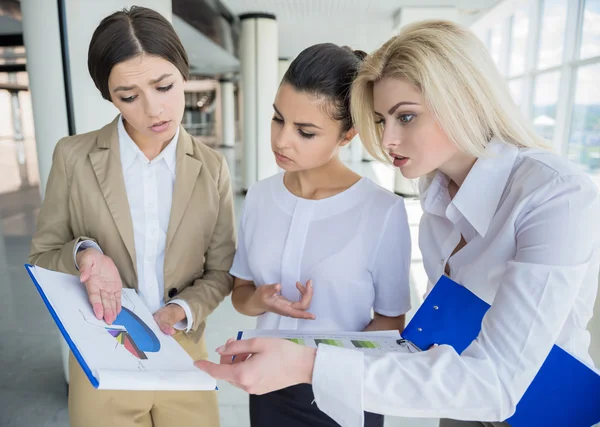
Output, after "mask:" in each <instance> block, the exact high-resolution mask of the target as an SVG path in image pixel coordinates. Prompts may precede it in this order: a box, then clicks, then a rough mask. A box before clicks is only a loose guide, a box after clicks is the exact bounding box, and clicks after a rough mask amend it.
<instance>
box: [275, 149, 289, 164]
mask: <svg viewBox="0 0 600 427" xmlns="http://www.w3.org/2000/svg"><path fill="white" fill-rule="evenodd" d="M273 153H274V154H275V158H276V159H277V160H279V161H280V162H291V161H292V159H290V158H289V157H286V156H284V155H283V154H280V153H278V152H277V151H273Z"/></svg>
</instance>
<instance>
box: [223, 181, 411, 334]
mask: <svg viewBox="0 0 600 427" xmlns="http://www.w3.org/2000/svg"><path fill="white" fill-rule="evenodd" d="M283 176H284V174H283V173H280V174H277V175H274V176H272V177H270V178H267V179H265V180H263V181H260V182H258V183H256V184H255V185H254V186H252V188H251V189H250V190H249V191H248V194H247V196H246V201H245V205H244V212H243V214H242V218H241V224H240V227H239V232H238V248H237V252H236V254H235V259H234V261H233V266H232V268H231V270H230V272H231V274H232V275H233V276H235V277H239V278H241V279H244V280H251V281H253V282H254V283H255V285H256V286H261V285H265V284H268V285H270V284H275V283H280V284H281V293H282V295H283V296H284V297H285V298H287V299H289V300H291V301H298V300H300V298H301V295H300V293H299V292H298V290H297V289H296V282H298V281H299V282H301V283H302V284H306V282H307V281H308V280H309V279H311V280H312V283H313V289H314V293H313V298H312V302H311V306H310V309H309V311H310V312H311V313H313V314H314V315H315V317H316V319H315V320H303V319H292V318H289V317H284V316H280V315H278V314H275V313H265V314H263V315H261V316H259V317H258V322H257V328H259V329H285V330H296V329H304V330H323V331H324V330H327V331H340V330H343V331H361V330H363V329H364V328H365V327H366V326H367V325H368V324H369V322H370V321H371V309H373V310H374V311H375V312H377V313H379V314H382V315H384V316H390V317H391V316H399V315H402V314H404V313H406V312H407V311H408V310H409V309H410V295H409V294H410V291H409V281H408V276H409V267H410V247H411V246H410V233H409V228H408V219H407V215H406V210H405V207H404V201H403V200H402V199H401V198H400V197H398V196H396V195H394V194H392V193H390V192H389V191H387V190H385V189H383V188H381V187H379V186H378V185H377V184H375V183H374V182H373V181H371V180H369V179H368V178H362V179H361V180H360V181H358V182H357V183H356V184H355V185H353V186H352V187H350V188H349V189H347V190H346V191H343V192H342V193H339V194H337V195H335V196H332V197H329V198H326V199H322V200H308V199H303V198H299V197H296V196H294V195H293V194H292V193H290V192H289V191H288V190H287V188H286V187H285V185H284V183H283Z"/></svg>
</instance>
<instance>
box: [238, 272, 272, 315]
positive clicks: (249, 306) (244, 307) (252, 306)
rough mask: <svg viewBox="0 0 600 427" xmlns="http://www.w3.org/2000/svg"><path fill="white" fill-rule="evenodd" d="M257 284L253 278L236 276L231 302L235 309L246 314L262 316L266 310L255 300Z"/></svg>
mask: <svg viewBox="0 0 600 427" xmlns="http://www.w3.org/2000/svg"><path fill="white" fill-rule="evenodd" d="M255 294H256V285H255V284H254V282H253V281H251V280H244V279H240V278H239V277H236V278H235V279H234V281H233V293H232V294H231V302H232V303H233V306H234V307H235V309H236V310H237V311H238V312H240V313H242V314H245V315H246V316H260V315H261V314H263V313H264V312H265V311H264V310H262V309H261V308H260V307H258V306H257V304H256V301H255V300H254V298H253V297H254V295H255Z"/></svg>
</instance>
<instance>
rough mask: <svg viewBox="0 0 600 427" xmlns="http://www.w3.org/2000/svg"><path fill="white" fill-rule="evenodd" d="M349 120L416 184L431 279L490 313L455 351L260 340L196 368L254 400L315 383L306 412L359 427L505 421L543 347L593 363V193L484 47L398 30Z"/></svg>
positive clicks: (446, 26)
mask: <svg viewBox="0 0 600 427" xmlns="http://www.w3.org/2000/svg"><path fill="white" fill-rule="evenodd" d="M352 111H353V116H354V118H355V123H356V126H357V129H358V130H359V132H360V134H361V139H362V140H363V142H364V143H365V145H366V147H367V148H368V149H369V151H370V152H371V153H372V154H373V155H376V156H378V157H379V158H380V159H382V160H386V161H392V162H393V164H394V166H396V167H399V168H400V170H401V171H402V174H403V175H404V176H405V177H407V178H417V177H421V178H422V180H421V197H422V207H423V219H422V221H421V225H420V233H419V234H420V241H419V243H420V247H421V251H422V253H423V259H424V264H425V269H426V271H427V275H428V277H429V281H430V282H431V283H436V282H437V280H438V279H439V277H440V276H441V275H444V274H446V275H448V276H450V277H451V278H452V279H454V280H456V281H458V282H460V283H462V284H463V285H464V286H466V287H467V288H468V289H470V290H471V291H472V292H474V293H475V294H476V295H477V296H479V297H480V298H482V299H483V300H485V301H486V302H488V303H490V304H491V308H490V310H489V311H488V312H487V314H486V316H485V318H484V320H483V324H482V329H481V333H480V334H479V336H478V338H477V339H476V340H475V341H473V343H472V344H471V345H470V346H469V347H468V348H467V349H466V350H465V351H464V352H463V353H462V354H461V355H459V354H457V353H456V352H455V351H454V349H453V348H452V347H449V346H445V345H441V346H439V347H435V348H432V349H430V350H428V351H425V352H421V353H415V354H393V355H392V354H390V355H386V356H375V357H374V356H365V355H363V354H362V353H359V352H355V351H348V350H345V349H339V348H333V347H329V346H320V347H319V349H318V350H314V349H310V348H306V347H301V346H296V345H294V344H292V343H289V342H284V341H278V340H268V339H260V340H259V339H257V340H250V341H247V342H244V341H240V342H230V343H228V344H227V345H226V346H224V347H222V348H220V349H218V351H219V353H220V354H221V355H222V356H223V358H222V360H221V363H222V364H221V365H213V364H210V363H207V362H198V363H197V366H199V367H200V368H202V369H204V370H206V371H208V372H210V373H211V374H212V375H214V376H216V377H218V378H222V379H226V380H228V381H231V382H233V383H235V384H237V385H238V386H240V387H242V388H243V389H245V390H247V391H248V392H250V393H256V394H260V393H265V392H268V391H271V390H274V389H277V388H280V387H284V386H289V385H291V384H296V383H304V382H309V383H312V385H313V391H314V394H315V398H316V403H317V405H318V406H319V408H320V409H321V410H323V411H324V412H325V413H327V414H329V415H330V416H331V417H332V418H334V419H335V420H336V421H337V422H339V423H340V424H341V425H344V426H357V425H361V423H362V419H361V417H362V413H363V410H366V411H370V412H376V413H384V414H386V415H397V416H404V417H436V418H437V417H439V418H442V419H443V420H442V422H441V425H442V426H444V427H447V426H482V425H485V426H491V425H493V426H498V425H504V424H505V423H502V421H503V420H506V419H507V418H509V417H510V416H511V415H512V414H513V413H514V411H515V407H516V405H517V403H518V402H519V400H520V399H521V397H522V396H523V394H524V392H525V390H526V389H527V387H528V386H529V384H530V383H531V381H532V380H533V378H534V376H535V375H536V373H537V372H538V370H539V369H540V367H541V365H542V363H543V362H544V360H545V358H546V356H547V355H548V353H549V352H550V349H551V347H552V346H553V345H554V344H558V345H560V346H561V347H562V348H563V349H566V350H567V351H569V352H570V353H571V354H573V355H574V356H576V357H577V358H579V359H580V360H582V361H584V362H586V363H589V364H592V361H591V358H590V356H589V354H588V346H589V343H590V334H589V332H588V331H587V330H586V326H587V323H588V321H589V320H590V318H591V316H592V308H593V306H594V300H595V299H596V291H597V287H598V267H599V263H600V249H599V248H600V224H599V222H598V218H599V217H600V198H599V195H598V190H597V188H596V187H595V186H594V184H593V183H592V182H591V180H590V179H588V177H587V176H585V175H584V174H582V173H580V172H579V171H578V170H577V168H576V167H574V166H573V165H571V164H570V163H569V162H568V161H567V160H565V159H563V158H562V157H559V156H558V155H556V154H553V153H552V152H551V151H549V150H548V149H546V148H545V146H544V142H543V141H542V140H540V138H538V137H537V136H536V135H535V133H534V132H533V131H532V130H531V127H530V125H529V124H528V123H527V121H526V120H525V119H524V118H523V117H522V116H521V114H520V113H519V110H518V108H517V107H516V106H515V105H514V103H513V102H512V101H511V98H510V96H509V93H508V91H507V89H506V85H505V84H504V82H503V80H502V78H501V76H500V75H499V73H498V72H497V71H496V69H495V67H494V65H493V62H492V60H491V59H490V57H489V55H488V53H487V52H486V49H485V47H484V46H483V44H482V43H481V42H480V41H479V40H478V39H477V38H476V37H475V36H474V35H473V34H472V33H471V32H469V31H468V30H466V29H464V28H462V27H460V26H458V25H456V24H453V23H450V22H445V21H428V22H421V23H417V24H414V25H411V26H408V27H406V28H405V29H404V30H403V31H402V32H401V33H400V34H399V35H398V36H396V37H394V38H392V39H391V40H389V41H388V42H387V43H385V44H384V45H383V46H382V47H381V48H380V49H378V50H377V51H376V52H374V53H373V54H372V55H371V56H370V57H368V58H367V60H366V62H365V63H364V64H363V67H362V69H361V71H360V73H359V76H358V77H357V80H356V81H355V84H354V86H353V90H352ZM248 353H251V354H253V356H252V357H251V358H250V359H248V360H247V361H242V359H245V358H244V357H238V358H236V361H240V363H239V364H236V365H227V363H231V355H234V354H242V355H243V354H248ZM342 390H343V392H341V391H342ZM450 419H454V420H478V422H473V421H471V422H461V421H451V420H450Z"/></svg>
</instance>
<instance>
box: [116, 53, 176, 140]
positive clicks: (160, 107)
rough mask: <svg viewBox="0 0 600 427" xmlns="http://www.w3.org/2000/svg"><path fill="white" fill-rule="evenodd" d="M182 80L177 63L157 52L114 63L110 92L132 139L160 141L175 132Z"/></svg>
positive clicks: (168, 137)
mask: <svg viewBox="0 0 600 427" xmlns="http://www.w3.org/2000/svg"><path fill="white" fill-rule="evenodd" d="M183 82H184V80H183V76H182V75H181V72H180V71H179V70H178V69H177V67H175V65H173V64H171V63H170V62H169V61H167V60H165V59H163V58H161V57H159V56H154V55H148V54H141V55H139V56H136V57H135V58H131V59H128V60H127V61H123V62H121V63H119V64H117V65H115V66H114V67H113V69H112V70H111V73H110V76H109V79H108V87H109V90H110V95H111V98H112V102H113V104H114V105H115V107H117V108H118V109H119V111H120V112H121V114H122V115H123V118H124V119H125V121H126V124H127V131H128V132H129V133H130V136H131V137H132V139H133V140H134V141H137V140H139V139H143V140H146V141H151V142H156V143H158V144H163V143H164V142H166V141H170V140H171V139H172V138H173V137H174V136H175V133H176V132H177V128H178V127H179V124H180V123H181V120H182V118H183V112H184V109H185V98H184V93H183Z"/></svg>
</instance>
